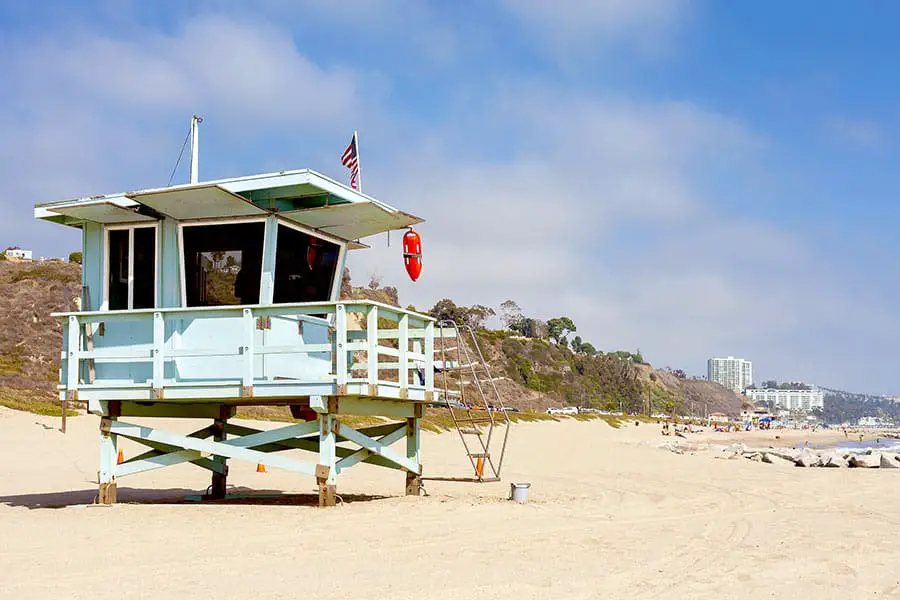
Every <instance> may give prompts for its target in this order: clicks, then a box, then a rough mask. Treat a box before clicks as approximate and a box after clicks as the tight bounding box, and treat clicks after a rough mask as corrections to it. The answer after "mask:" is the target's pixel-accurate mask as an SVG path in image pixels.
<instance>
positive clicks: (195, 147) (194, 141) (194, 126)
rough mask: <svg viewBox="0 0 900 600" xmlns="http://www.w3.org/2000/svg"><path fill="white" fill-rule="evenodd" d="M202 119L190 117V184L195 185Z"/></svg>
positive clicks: (197, 174) (196, 116)
mask: <svg viewBox="0 0 900 600" xmlns="http://www.w3.org/2000/svg"><path fill="white" fill-rule="evenodd" d="M202 122H203V117H201V116H200V115H194V116H193V117H191V184H194V183H197V179H198V177H199V174H200V172H199V168H198V162H199V160H200V127H199V126H200V123H202Z"/></svg>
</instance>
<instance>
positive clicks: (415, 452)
mask: <svg viewBox="0 0 900 600" xmlns="http://www.w3.org/2000/svg"><path fill="white" fill-rule="evenodd" d="M419 425H420V419H419V418H417V417H412V418H409V419H407V420H406V427H405V428H404V429H405V430H406V459H407V460H409V461H411V462H412V463H414V464H415V465H416V470H415V471H407V472H406V495H407V496H418V495H419V494H420V493H421V492H422V463H421V461H420V460H419V444H420V441H421V440H420V438H421V429H420V427H419Z"/></svg>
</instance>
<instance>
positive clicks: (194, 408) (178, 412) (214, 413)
mask: <svg viewBox="0 0 900 600" xmlns="http://www.w3.org/2000/svg"><path fill="white" fill-rule="evenodd" d="M221 408H222V406H221V405H220V404H213V403H208V404H200V403H196V404H194V403H183V402H179V403H176V402H168V401H166V402H154V403H150V404H146V403H140V404H139V403H137V402H127V401H126V402H122V403H121V412H120V413H119V416H122V417H168V418H179V419H216V418H218V417H219V415H220V412H221ZM228 409H229V417H228V418H231V417H233V416H234V413H235V407H233V406H231V407H228Z"/></svg>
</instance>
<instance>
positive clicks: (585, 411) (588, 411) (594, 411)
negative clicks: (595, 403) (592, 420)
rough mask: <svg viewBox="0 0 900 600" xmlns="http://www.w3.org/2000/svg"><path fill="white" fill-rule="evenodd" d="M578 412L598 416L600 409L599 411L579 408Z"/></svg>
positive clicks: (597, 409)
mask: <svg viewBox="0 0 900 600" xmlns="http://www.w3.org/2000/svg"><path fill="white" fill-rule="evenodd" d="M578 412H580V413H595V414H597V413H599V412H600V409H599V408H579V409H578Z"/></svg>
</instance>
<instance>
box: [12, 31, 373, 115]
mask: <svg viewBox="0 0 900 600" xmlns="http://www.w3.org/2000/svg"><path fill="white" fill-rule="evenodd" d="M22 50H24V51H22V52H20V55H19V57H17V58H19V60H18V62H17V63H15V64H16V65H17V67H18V68H17V74H18V77H17V78H16V79H17V83H19V84H21V85H24V86H26V87H27V91H28V92H30V93H31V94H35V95H36V94H41V95H44V97H53V95H54V93H57V94H58V93H60V92H62V94H63V95H64V96H67V97H69V98H71V97H72V96H74V97H75V99H77V101H78V102H79V103H80V104H82V105H87V104H88V103H95V104H96V105H106V106H112V107H114V108H115V110H116V111H119V112H121V111H126V110H135V111H142V112H144V111H146V112H148V113H149V114H150V115H152V114H153V113H154V112H155V111H160V112H166V113H176V112H178V111H180V112H181V113H184V112H186V111H187V112H189V111H190V110H191V109H192V108H201V107H204V106H211V105H212V106H214V107H215V108H216V110H218V111H220V113H221V114H222V116H223V118H228V119H240V120H245V119H247V118H248V117H250V116H252V117H253V118H254V120H255V121H256V122H257V123H262V124H271V123H273V122H276V123H284V122H303V123H306V124H315V123H319V122H322V121H325V122H330V123H334V122H337V121H338V120H339V119H342V118H346V117H347V116H348V115H350V116H352V115H353V114H354V113H355V112H356V111H357V106H356V103H357V99H358V94H359V91H358V89H357V80H356V75H355V74H354V73H351V72H348V71H344V70H341V69H330V70H325V69H323V68H321V67H319V66H317V65H315V64H314V63H312V62H311V61H310V60H308V59H307V58H306V57H304V56H303V55H301V54H300V53H299V52H298V51H297V48H296V46H295V45H294V42H293V40H292V39H291V37H290V35H288V33H287V32H286V31H284V30H282V29H278V28H276V27H274V26H271V25H268V24H265V23H243V22H235V21H232V20H229V19H226V18H222V17H215V16H201V17H197V18H194V19H191V20H189V21H187V22H185V23H184V24H183V25H182V26H181V27H179V28H178V30H177V31H176V32H175V33H174V34H171V35H166V34H161V33H158V32H152V31H148V32H145V33H144V35H141V36H139V37H128V38H111V37H106V36H97V35H94V34H89V33H81V34H79V33H76V34H75V35H74V36H72V37H66V38H62V39H60V38H58V37H55V38H47V39H44V40H42V41H39V42H37V43H34V44H30V45H28V46H26V47H24V48H22ZM261 108H264V110H261Z"/></svg>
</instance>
